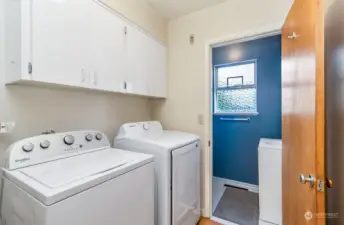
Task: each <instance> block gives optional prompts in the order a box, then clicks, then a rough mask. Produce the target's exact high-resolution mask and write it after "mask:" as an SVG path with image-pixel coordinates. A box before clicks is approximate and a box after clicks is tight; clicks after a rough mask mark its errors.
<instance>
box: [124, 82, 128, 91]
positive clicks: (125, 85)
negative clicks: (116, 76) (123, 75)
mask: <svg viewBox="0 0 344 225" xmlns="http://www.w3.org/2000/svg"><path fill="white" fill-rule="evenodd" d="M124 89H125V90H127V82H124Z"/></svg>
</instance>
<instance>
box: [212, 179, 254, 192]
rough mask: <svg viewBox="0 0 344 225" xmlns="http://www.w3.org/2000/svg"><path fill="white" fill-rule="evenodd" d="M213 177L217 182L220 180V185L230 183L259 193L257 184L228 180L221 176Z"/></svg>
mask: <svg viewBox="0 0 344 225" xmlns="http://www.w3.org/2000/svg"><path fill="white" fill-rule="evenodd" d="M214 179H216V180H217V181H218V182H221V185H222V184H223V186H225V185H230V186H234V187H238V188H244V189H247V190H249V191H251V192H254V193H259V186H258V185H254V184H249V183H244V182H240V181H236V180H229V179H225V178H221V177H214Z"/></svg>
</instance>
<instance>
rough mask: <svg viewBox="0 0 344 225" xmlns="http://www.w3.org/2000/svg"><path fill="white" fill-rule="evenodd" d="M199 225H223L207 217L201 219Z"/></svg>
mask: <svg viewBox="0 0 344 225" xmlns="http://www.w3.org/2000/svg"><path fill="white" fill-rule="evenodd" d="M198 225H221V224H219V223H216V222H214V221H212V220H210V219H207V218H202V219H201V221H199V223H198Z"/></svg>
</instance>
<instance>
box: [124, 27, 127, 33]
mask: <svg viewBox="0 0 344 225" xmlns="http://www.w3.org/2000/svg"><path fill="white" fill-rule="evenodd" d="M127 33H128V28H127V26H125V27H124V34H127Z"/></svg>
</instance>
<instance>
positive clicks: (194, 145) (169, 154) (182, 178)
mask: <svg viewBox="0 0 344 225" xmlns="http://www.w3.org/2000/svg"><path fill="white" fill-rule="evenodd" d="M114 145H115V147H117V148H122V149H125V150H131V151H135V152H141V153H148V154H152V155H154V156H155V161H154V164H155V171H156V178H157V186H158V187H157V196H158V198H157V200H158V202H157V205H156V206H157V209H156V210H157V216H158V218H157V220H158V225H171V224H172V225H195V224H197V222H198V220H199V218H200V188H201V184H200V140H199V137H197V136H195V135H193V134H189V133H184V132H178V131H167V130H163V128H162V126H161V124H160V123H159V122H156V121H153V122H140V123H128V124H124V125H123V126H122V127H121V128H120V130H119V133H118V136H117V137H116V139H115V142H114Z"/></svg>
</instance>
